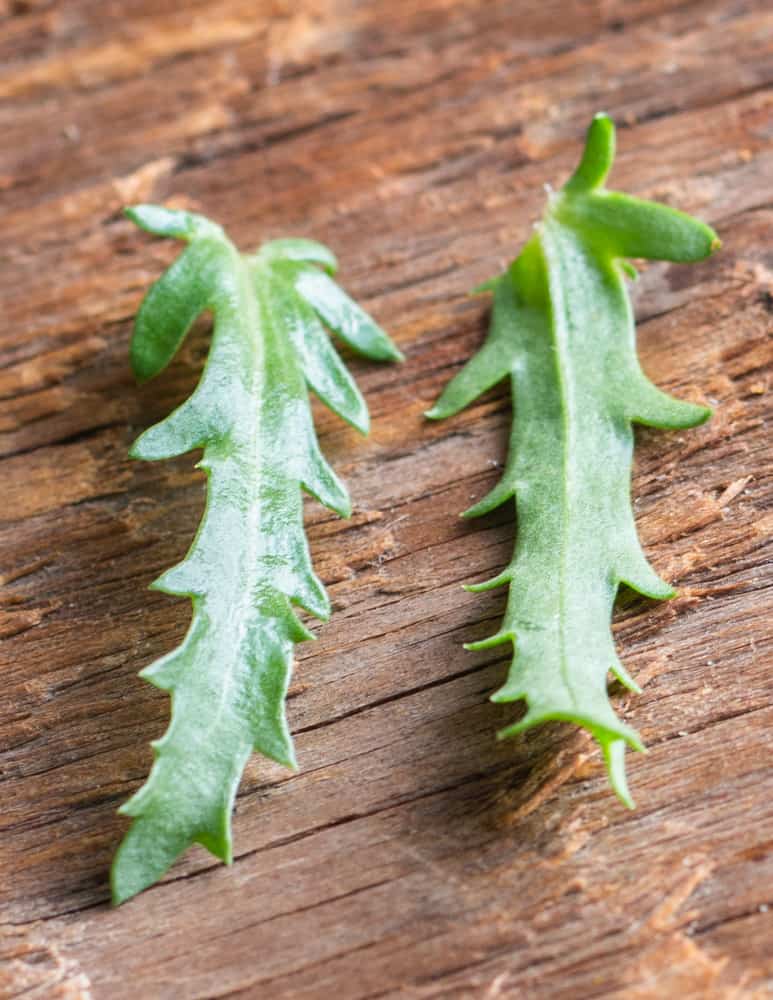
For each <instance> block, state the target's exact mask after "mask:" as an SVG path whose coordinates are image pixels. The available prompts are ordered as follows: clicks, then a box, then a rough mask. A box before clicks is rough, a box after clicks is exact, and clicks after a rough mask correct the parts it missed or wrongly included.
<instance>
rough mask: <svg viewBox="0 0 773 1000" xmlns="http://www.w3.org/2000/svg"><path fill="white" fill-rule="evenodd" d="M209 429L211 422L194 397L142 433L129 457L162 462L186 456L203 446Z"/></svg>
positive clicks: (130, 450)
mask: <svg viewBox="0 0 773 1000" xmlns="http://www.w3.org/2000/svg"><path fill="white" fill-rule="evenodd" d="M208 429H209V421H208V420H206V419H204V417H203V414H202V413H201V412H200V411H199V408H198V406H197V405H196V397H195V396H191V398H190V399H188V400H187V401H186V402H184V403H183V404H182V405H181V406H178V407H177V409H176V410H173V411H172V412H171V413H170V414H169V416H168V417H166V419H164V420H161V421H159V423H157V424H153V426H152V427H149V428H148V429H147V430H146V431H144V432H143V433H142V434H140V436H139V437H138V438H137V440H136V441H135V442H134V444H133V445H132V446H131V448H130V449H129V456H130V457H131V458H139V459H143V460H144V461H146V462H158V461H161V460H162V459H165V458H175V457H176V456H177V455H184V454H185V453H186V452H189V451H194V450H195V449H196V448H201V447H202V446H203V444H204V443H205V441H206V438H207V432H208Z"/></svg>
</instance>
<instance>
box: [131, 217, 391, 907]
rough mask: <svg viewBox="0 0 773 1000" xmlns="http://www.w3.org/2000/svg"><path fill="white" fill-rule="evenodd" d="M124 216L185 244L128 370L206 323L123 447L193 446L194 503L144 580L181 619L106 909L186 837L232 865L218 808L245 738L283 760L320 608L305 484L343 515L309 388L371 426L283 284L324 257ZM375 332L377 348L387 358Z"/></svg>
mask: <svg viewBox="0 0 773 1000" xmlns="http://www.w3.org/2000/svg"><path fill="white" fill-rule="evenodd" d="M127 214H129V216H130V217H131V218H133V219H134V221H135V222H137V223H138V224H139V225H141V226H142V227H143V228H145V229H147V230H148V231H150V232H154V233H158V234H160V235H165V236H175V237H178V238H181V239H184V240H187V241H188V243H189V246H188V247H187V248H186V249H185V250H184V252H183V253H182V255H181V256H180V257H179V258H178V260H177V261H176V262H175V263H174V264H173V265H172V266H171V267H170V268H169V270H168V271H167V272H166V273H165V274H164V275H163V277H161V278H160V279H159V280H158V281H157V282H156V284H155V285H153V287H152V288H151V289H150V291H149V292H148V294H147V296H146V298H145V300H144V302H143V304H142V306H141V307H140V311H139V314H138V316H137V323H136V327H135V332H134V338H133V340H132V345H131V360H132V366H133V368H134V371H135V372H136V374H137V376H138V377H139V378H140V379H146V378H150V377H152V376H153V375H155V374H157V373H158V372H159V371H161V369H162V368H164V366H165V365H166V364H167V363H168V362H169V361H170V360H171V358H172V356H173V355H174V353H175V351H176V350H177V349H178V347H179V346H180V343H181V342H182V339H183V338H184V336H185V334H186V332H187V331H188V329H189V328H190V326H191V323H192V322H193V321H194V320H195V319H196V317H197V316H198V315H199V314H200V313H201V312H202V311H203V310H210V311H211V312H212V314H213V316H214V329H213V333H212V344H211V347H210V352H209V357H208V360H207V363H206V366H205V369H204V372H203V374H202V376H201V379H200V381H199V384H198V385H197V387H196V389H195V390H194V392H193V394H192V395H191V396H190V398H189V399H188V400H186V401H185V402H184V403H183V404H182V405H181V406H179V407H178V408H177V409H176V410H174V411H173V412H172V413H171V414H170V415H169V416H168V417H167V418H166V419H165V420H162V421H161V422H160V423H158V424H156V425H155V426H153V427H151V428H149V429H148V430H147V431H145V433H144V434H142V435H141V436H140V438H139V439H138V440H137V441H136V442H135V444H134V446H133V448H132V451H131V454H132V456H133V457H135V458H141V459H146V460H150V461H153V460H158V459H164V458H170V457H172V456H174V455H180V454H183V453H185V452H187V451H190V450H191V449H194V448H203V449H204V453H203V457H202V459H201V461H200V463H199V465H200V466H201V468H203V469H204V470H205V472H206V474H207V505H206V510H205V513H204V517H203V520H202V522H201V525H200V527H199V530H198V533H197V535H196V538H195V540H194V542H193V544H192V546H191V548H190V550H189V551H188V554H187V556H186V557H185V559H184V560H183V561H182V562H181V563H179V564H178V565H177V566H174V567H172V568H171V569H169V570H168V571H167V572H165V573H164V574H163V575H162V576H161V577H160V579H158V580H156V582H155V583H154V584H153V587H154V588H155V589H157V590H161V591H164V592H165V593H168V594H173V595H176V596H180V597H183V596H184V597H189V598H190V599H191V601H192V604H193V617H192V621H191V626H190V629H189V630H188V634H187V636H186V637H185V640H184V641H183V643H182V645H180V646H179V647H178V648H177V649H175V650H173V651H172V652H171V653H169V654H167V655H166V656H164V657H162V658H161V659H160V660H158V661H157V662H156V663H154V664H152V665H151V666H149V667H147V668H146V669H145V670H143V671H142V676H143V677H145V678H146V679H147V680H149V681H150V682H151V683H153V684H155V685H156V686H157V687H159V688H161V689H163V690H164V691H168V692H169V693H170V695H171V699H172V718H171V723H170V725H169V728H168V729H167V731H166V733H165V734H164V736H163V737H162V738H161V739H160V740H158V741H156V743H155V744H154V745H153V750H154V754H155V762H154V764H153V768H152V770H151V772H150V776H149V778H148V780H147V782H146V783H145V784H144V785H143V787H142V788H141V789H140V790H139V791H138V792H137V793H136V795H134V797H133V798H132V799H130V800H129V802H127V803H126V804H125V805H124V806H123V807H122V808H121V812H123V813H124V814H126V815H128V816H132V817H133V819H134V822H133V823H132V825H131V827H130V829H129V831H128V833H127V834H126V837H125V838H124V840H123V843H122V844H121V846H120V848H119V850H118V853H117V855H116V857H115V860H114V863H113V869H112V887H113V899H114V901H115V902H116V903H120V902H123V901H124V900H125V899H128V898H129V897H130V896H133V895H134V894H135V893H137V892H140V891H141V890H142V889H144V888H146V887H147V886H149V885H151V884H152V883H153V882H155V881H156V880H157V879H159V878H160V877H161V876H162V875H163V874H164V872H165V871H166V870H167V869H168V868H169V866H170V865H171V864H172V862H173V861H174V860H175V858H176V857H177V856H178V855H179V854H180V853H181V852H182V851H184V850H185V849H186V848H187V847H188V846H190V845H191V844H193V843H194V842H198V843H200V844H203V845H204V847H206V848H207V849H208V850H209V851H211V852H212V853H213V854H214V855H216V856H217V857H218V858H221V859H222V860H223V861H226V862H230V861H231V858H232V846H231V819H230V817H231V811H232V808H233V802H234V798H235V795H236V789H237V786H238V783H239V779H240V777H241V773H242V770H243V768H244V765H245V763H246V762H247V759H248V757H249V755H250V753H251V752H252V750H253V749H255V750H258V751H260V752H261V753H262V754H264V755H265V756H266V757H269V758H271V759H272V760H275V761H277V762H279V763H280V764H283V765H285V766H287V767H290V768H295V767H296V761H295V753H294V750H293V744H292V739H291V737H290V733H289V731H288V728H287V722H286V720H285V695H286V692H287V686H288V684H289V681H290V672H291V667H292V656H293V646H294V644H295V643H297V642H303V641H304V640H306V639H310V638H312V636H311V634H310V633H309V632H308V630H307V629H306V628H305V627H304V626H303V625H302V624H301V623H300V621H299V620H298V618H297V617H296V614H295V610H294V607H295V606H297V607H300V608H304V609H305V610H306V611H308V612H309V613H310V614H312V615H315V616H316V617H317V618H319V619H322V620H325V619H327V617H328V615H329V612H330V604H329V601H328V598H327V595H326V594H325V590H324V588H323V586H322V584H321V582H320V581H319V579H318V578H317V576H316V575H315V573H314V571H313V569H312V566H311V559H310V556H309V549H308V545H307V542H306V537H305V534H304V530H303V508H302V496H301V489H304V490H306V492H308V493H310V494H312V495H313V496H315V497H317V498H318V499H319V500H320V501H321V502H322V503H323V504H326V505H327V506H328V507H330V508H331V509H332V510H334V511H336V512H337V513H339V514H340V515H341V516H343V517H347V516H348V515H349V513H350V503H349V497H348V494H347V492H346V489H345V487H344V486H343V484H342V483H341V482H340V480H339V479H338V477H337V476H336V474H335V473H334V472H333V470H332V469H331V467H330V466H329V465H328V463H327V462H326V460H325V458H324V457H323V455H322V453H321V451H320V448H319V444H318V442H317V438H316V434H315V431H314V425H313V422H312V416H311V409H310V406H309V396H308V388H311V389H312V390H313V391H314V392H316V393H317V394H318V395H319V396H320V398H321V399H322V400H323V401H324V402H326V403H327V404H328V405H329V406H330V407H331V409H333V410H335V411H336V412H337V413H339V414H341V416H342V417H343V418H344V419H345V420H348V421H349V422H350V423H351V424H352V425H354V426H355V427H357V428H358V429H360V430H361V431H363V432H366V431H367V429H368V413H367V408H366V406H365V402H364V400H363V399H362V396H361V395H360V392H359V390H358V389H357V387H356V385H355V384H354V382H353V380H352V379H351V377H350V375H349V373H348V372H347V371H346V368H345V367H344V365H343V364H342V363H341V361H340V359H339V358H338V355H337V354H336V352H335V350H334V349H333V346H332V343H331V342H330V338H329V336H328V334H327V332H326V331H325V329H324V328H323V326H322V324H321V322H320V319H319V318H318V315H317V313H316V312H315V311H314V309H313V308H312V306H311V305H309V303H308V302H307V301H306V300H305V299H304V298H303V296H302V295H301V294H300V293H299V291H298V290H297V288H296V282H295V279H296V276H297V273H298V270H297V269H298V267H300V266H303V267H308V268H309V271H310V272H311V271H316V268H315V267H314V264H319V265H321V266H323V267H327V268H329V269H331V270H332V268H333V266H334V262H335V259H334V258H333V255H332V254H331V253H330V251H328V250H327V249H326V248H325V247H322V246H320V245H319V244H315V243H311V241H308V240H275V241H274V242H273V243H270V244H267V246H266V247H264V248H263V249H262V250H261V251H259V252H258V253H257V254H254V255H251V256H243V255H241V254H240V253H239V252H238V251H237V250H236V248H235V247H234V246H233V245H232V244H231V243H230V241H229V240H228V238H227V237H226V235H225V233H224V232H223V230H222V229H221V228H220V227H219V226H216V225H214V224H213V223H211V222H210V221H209V220H207V219H204V218H203V217H201V216H197V215H192V214H190V213H187V212H171V211H169V210H167V209H164V208H160V207H157V206H152V205H151V206H148V205H143V206H138V207H137V208H134V209H130V210H129V211H128V213H127ZM298 261H312V262H313V263H312V264H305V263H304V264H302V265H299V264H298ZM316 273H319V274H320V275H322V272H316ZM322 276H323V277H324V278H325V280H326V281H328V282H329V283H330V286H331V287H332V288H336V289H337V286H336V285H335V284H334V283H333V282H332V280H331V279H330V278H328V277H327V276H326V275H322ZM338 295H339V296H340V297H343V293H342V292H340V291H338ZM359 312H360V313H361V315H362V317H364V319H363V320H362V324H363V325H364V324H366V323H367V324H369V325H370V327H372V328H373V329H377V328H376V327H375V324H374V323H373V322H372V320H370V319H369V318H368V317H367V316H365V313H362V312H361V310H360V311H359ZM379 333H380V338H381V340H380V341H379V344H380V350H379V354H378V356H386V355H387V354H389V356H390V357H394V356H396V354H397V352H396V350H395V349H394V348H393V347H392V346H391V342H390V341H389V339H388V338H387V337H386V334H384V333H382V332H380V331H379ZM387 348H388V349H389V350H388V351H387Z"/></svg>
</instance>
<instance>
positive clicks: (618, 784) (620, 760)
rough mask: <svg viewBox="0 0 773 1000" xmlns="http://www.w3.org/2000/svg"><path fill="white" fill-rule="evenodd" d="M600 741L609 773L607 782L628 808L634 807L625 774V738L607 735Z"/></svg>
mask: <svg viewBox="0 0 773 1000" xmlns="http://www.w3.org/2000/svg"><path fill="white" fill-rule="evenodd" d="M600 742H601V749H602V751H603V753H604V761H605V763H606V765H607V773H608V774H609V783H610V785H611V786H612V789H613V791H614V793H615V795H617V797H618V799H620V801H621V802H622V803H623V805H624V806H626V807H627V808H628V809H635V808H636V803H635V802H634V801H633V798H632V797H631V793H630V791H629V789H628V779H627V778H626V774H625V740H621V739H616V738H614V737H607V738H604V739H602V740H600Z"/></svg>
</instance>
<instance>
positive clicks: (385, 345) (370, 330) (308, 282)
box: [295, 267, 404, 361]
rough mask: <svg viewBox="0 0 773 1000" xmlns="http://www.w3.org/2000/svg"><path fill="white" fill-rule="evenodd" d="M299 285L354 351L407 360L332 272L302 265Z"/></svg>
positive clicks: (303, 295)
mask: <svg viewBox="0 0 773 1000" xmlns="http://www.w3.org/2000/svg"><path fill="white" fill-rule="evenodd" d="M295 288H296V290H297V291H298V293H299V295H301V296H302V298H304V299H305V300H306V302H308V304H309V305H310V306H311V308H312V309H313V310H314V311H315V312H316V313H317V315H318V316H319V317H320V319H321V320H322V322H323V323H324V324H325V325H326V326H329V327H330V329H331V330H332V331H333V332H334V333H337V334H338V336H339V337H340V338H341V340H343V341H344V343H346V344H348V345H349V347H351V348H352V350H354V351H357V352H358V353H359V354H363V355H365V357H367V358H371V359H372V360H374V361H403V360H404V359H403V355H402V354H401V353H400V351H398V349H397V348H396V347H395V345H394V344H393V343H392V341H391V340H390V338H389V337H388V336H387V334H386V333H384V331H383V330H382V329H381V327H380V326H378V325H377V324H376V323H375V322H374V321H373V320H372V319H371V318H370V316H369V315H368V314H367V313H366V312H365V310H364V309H362V308H361V307H360V306H358V305H357V303H356V302H355V301H354V300H353V299H350V298H349V296H348V295H347V294H346V292H344V291H343V289H341V288H339V286H338V285H337V284H336V283H335V282H334V281H333V279H332V278H330V277H328V275H326V274H323V273H322V272H321V271H318V270H317V269H316V268H312V267H304V268H300V269H299V270H298V271H297V272H296V278H295Z"/></svg>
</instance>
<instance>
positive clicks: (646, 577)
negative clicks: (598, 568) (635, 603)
mask: <svg viewBox="0 0 773 1000" xmlns="http://www.w3.org/2000/svg"><path fill="white" fill-rule="evenodd" d="M617 577H618V579H619V581H620V583H624V584H625V585H626V586H627V587H630V588H631V589H632V590H635V591H636V592H637V593H639V594H642V595H643V596H644V597H651V598H653V599H655V600H659V601H667V600H670V599H671V598H672V597H675V596H676V591H675V590H674V588H673V587H672V586H671V585H670V584H668V583H666V581H665V580H663V579H661V578H660V577H659V576H658V574H657V573H656V572H655V570H654V569H653V568H652V566H650V564H649V563H648V562H647V560H646V558H645V556H644V553H643V552H642V550H641V546H640V545H639V542H638V541H637V539H636V537H635V535H634V537H633V538H632V540H631V543H630V545H629V551H628V552H627V553H626V555H625V556H624V557H622V558H621V560H620V562H619V563H618V565H617Z"/></svg>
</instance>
